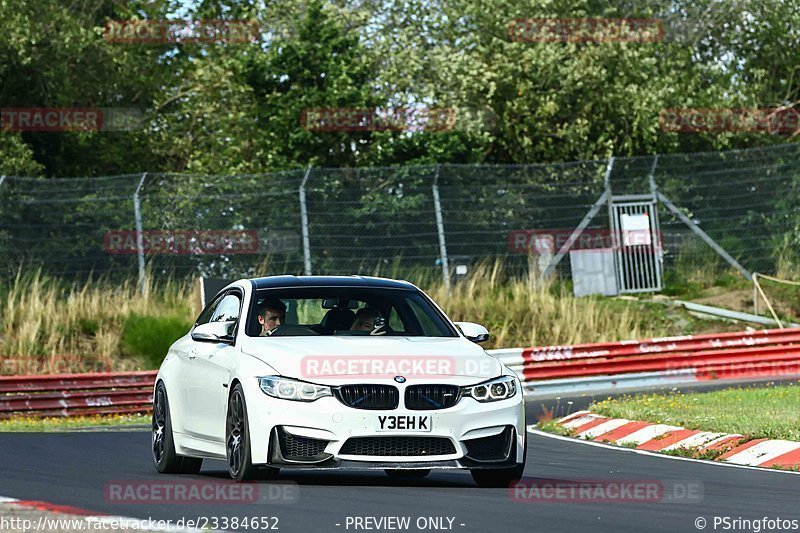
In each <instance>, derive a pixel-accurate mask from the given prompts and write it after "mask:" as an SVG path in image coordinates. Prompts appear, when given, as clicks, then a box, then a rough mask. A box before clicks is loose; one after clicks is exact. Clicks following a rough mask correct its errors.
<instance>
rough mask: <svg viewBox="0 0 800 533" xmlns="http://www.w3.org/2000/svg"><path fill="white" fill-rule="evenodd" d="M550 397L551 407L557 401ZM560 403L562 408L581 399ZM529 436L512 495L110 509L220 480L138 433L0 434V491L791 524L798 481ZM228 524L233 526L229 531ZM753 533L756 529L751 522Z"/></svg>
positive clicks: (453, 514) (495, 528)
mask: <svg viewBox="0 0 800 533" xmlns="http://www.w3.org/2000/svg"><path fill="white" fill-rule="evenodd" d="M554 401H556V402H557V403H556V404H558V405H560V403H561V402H562V401H564V402H566V401H569V400H563V399H560V400H554ZM572 401H573V403H572V404H571V405H570V407H571V408H573V410H574V409H575V408H577V406H579V403H580V402H581V401H582V400H581V399H579V398H574V399H572ZM537 402H538V403H537ZM556 404H553V403H551V404H547V402H546V401H540V400H537V401H535V402H532V403H531V404H530V405H529V411H528V413H529V415H528V416H529V419H530V421H531V422H533V421H534V419H535V416H536V412H535V408H536V407H537V406H539V407H541V406H542V405H551V407H552V406H555V405H556ZM529 438H530V440H529V449H528V460H527V467H526V470H525V478H524V480H523V481H524V482H526V483H534V484H536V486H537V487H539V489H540V490H539V491H536V492H533V491H528V492H527V493H524V494H523V493H515V492H514V490H513V489H481V488H478V487H476V486H475V485H474V483H473V481H472V478H471V477H470V476H469V474H467V473H463V472H441V473H433V474H431V475H430V476H428V477H427V478H424V479H420V480H409V481H399V482H398V481H395V480H392V479H389V478H388V477H387V476H386V475H384V474H383V472H382V471H374V472H373V471H356V472H353V471H349V472H336V471H325V472H319V473H315V472H308V471H304V472H300V471H292V472H286V471H283V472H282V473H281V477H280V478H279V480H278V481H277V482H259V483H258V485H257V486H258V490H260V491H262V493H264V494H266V493H267V491H268V490H269V487H270V486H275V484H276V483H278V484H290V485H291V486H292V490H293V491H294V492H292V493H291V494H292V497H290V498H289V500H290V501H289V502H277V503H276V502H274V501H272V502H267V503H236V504H231V503H227V502H211V503H208V502H203V503H174V504H164V503H153V502H150V503H148V502H145V503H136V504H128V503H125V504H121V503H118V502H116V501H111V500H110V498H108V497H107V494H106V492H105V489H107V486H108V484H109V483H119V482H122V481H125V482H135V483H140V482H144V483H149V482H156V483H162V484H163V483H164V482H172V481H179V482H183V481H187V480H193V481H200V482H215V483H225V484H227V483H232V482H230V481H229V480H227V472H226V467H225V464H224V463H222V462H216V461H206V462H205V464H204V466H203V470H202V471H201V473H200V474H199V475H196V476H164V475H159V474H157V473H156V472H155V470H154V469H153V467H152V464H151V459H150V456H149V445H150V435H149V433H148V432H146V431H127V432H123V431H108V432H97V433H44V434H42V433H39V434H34V433H27V434H26V433H5V434H0V454H1V455H2V459H0V461H2V476H0V496H7V497H13V498H17V499H23V500H42V501H47V502H52V503H56V504H59V505H69V506H74V507H79V508H82V509H86V510H90V511H94V512H97V513H103V514H110V515H122V516H129V517H134V518H141V519H148V518H152V519H159V520H168V519H169V520H172V521H173V522H174V521H177V520H179V519H181V518H183V519H185V520H189V519H193V518H195V519H196V518H200V517H209V518H211V517H217V518H218V520H219V519H221V518H222V517H227V518H228V519H229V520H230V519H232V518H233V517H239V518H240V519H241V518H243V517H277V521H276V520H275V519H274V518H273V519H271V520H269V521H266V522H265V523H268V524H270V525H272V526H274V525H275V524H276V523H277V526H278V531H286V532H320V533H324V532H349V531H411V532H415V531H461V532H481V533H501V532H517V531H519V532H523V531H524V532H534V531H535V532H539V531H541V532H560V531H580V532H583V533H586V532H594V531H609V532H614V533H619V532H642V531H698V530H699V529H698V528H697V527H696V526H695V521H696V520H697V519H698V517H703V518H704V519H705V520H706V527H705V530H706V531H724V530H727V531H734V530H737V531H757V530H756V529H754V527H755V526H753V525H751V527H750V528H737V529H734V528H728V529H724V527H723V526H724V525H725V524H724V523H719V524H718V525H717V527H716V528H715V527H714V517H720V519H722V517H728V518H729V520H730V522H728V524H730V525H734V526H735V525H736V523H735V522H733V520H735V519H746V520H763V519H764V518H765V517H766V518H769V519H781V520H793V519H794V520H798V521H800V505H798V503H800V475H794V474H787V473H781V472H773V471H762V470H754V469H745V468H735V467H729V466H720V465H715V464H707V463H700V462H695V461H685V460H678V459H672V458H668V457H659V456H651V455H644V454H639V453H635V452H633V451H631V450H625V449H609V448H605V447H600V446H591V445H587V444H582V443H579V442H574V441H568V440H559V439H554V438H550V437H544V436H540V435H535V434H530V433H529ZM569 482H588V483H590V486H592V484H594V485H595V486H597V484H599V485H601V486H604V487H606V490H607V489H608V487H609V486H610V485H603V484H604V483H612V482H613V483H622V484H623V485H624V484H625V483H628V482H638V483H640V485H639V486H653V484H655V485H656V486H659V487H662V490H661V491H660V492H659V494H658V496H657V497H656V498H649V497H648V498H645V499H644V500H641V499H637V498H636V497H634V498H632V499H631V500H629V501H627V502H619V501H613V502H602V501H581V500H579V499H578V500H569V499H568V498H566V499H559V501H554V498H555V497H556V496H555V493H554V492H553V491H552V490H551V491H550V492H546V489H545V488H546V487H552V486H553V485H554V484H560V485H561V486H564V484H565V483H569ZM623 485H614V486H615V487H620V486H623ZM604 494H605V493H604ZM608 494H610V492H609V493H608ZM515 496H517V497H515ZM537 498H538V499H537ZM559 498H562V497H559ZM278 499H280V498H278ZM355 517H375V518H376V519H380V518H381V517H410V522H409V525H408V526H407V527H405V526H400V527H399V528H398V527H395V528H394V529H392V528H387V527H376V524H375V523H372V522H370V523H367V522H363V523H362V524H363V525H362V527H358V528H357V527H356V525H355V519H356V518H355ZM426 517H446V518H445V519H443V520H442V522H443V525H441V526H438V527H436V526H435V525H433V526H432V525H430V524H425V523H423V522H422V521H421V520H420V519H424V518H426ZM448 518H449V519H452V525H449V521H448V520H447V519H448ZM348 519H349V521H348ZM418 520H420V521H419V522H418ZM218 523H219V522H218ZM738 524H739V525H743V524H744V522H739V523H738ZM367 526H369V528H367ZM228 529H234V528H232V527H230V525H229V527H228ZM759 529H760V530H761V531H765V530H767V528H765V527H763V525H762V526H761V527H760V528H759ZM262 530H264V529H262ZM251 531H252V529H251Z"/></svg>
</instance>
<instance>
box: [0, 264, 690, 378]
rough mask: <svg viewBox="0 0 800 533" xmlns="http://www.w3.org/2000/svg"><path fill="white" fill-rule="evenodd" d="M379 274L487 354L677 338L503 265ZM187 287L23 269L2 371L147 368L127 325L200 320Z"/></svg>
mask: <svg viewBox="0 0 800 533" xmlns="http://www.w3.org/2000/svg"><path fill="white" fill-rule="evenodd" d="M392 270H393V271H386V272H383V273H382V274H383V275H384V276H387V277H394V278H404V279H408V280H410V281H412V282H415V283H416V284H417V285H418V286H420V287H421V288H423V289H424V290H425V291H426V292H428V293H429V294H430V295H431V296H432V297H433V298H434V300H436V301H437V302H438V303H439V304H440V305H441V306H442V307H443V309H444V310H445V311H446V312H447V313H448V315H450V317H451V318H453V319H454V320H463V321H472V322H478V323H481V324H484V325H485V326H486V327H487V328H488V329H489V331H490V333H491V340H490V342H489V343H488V344H487V345H485V346H486V347H487V348H491V347H515V346H536V345H540V346H541V345H551V344H574V343H579V342H595V341H597V342H599V341H607V340H621V339H629V338H641V337H645V336H660V335H666V334H674V333H679V331H672V330H670V328H669V326H668V325H665V324H664V323H663V322H659V321H658V320H649V319H648V317H647V316H645V313H644V311H643V309H644V308H645V306H644V305H643V304H638V303H636V302H630V301H620V300H612V299H603V298H592V297H589V298H574V297H573V296H572V294H571V292H570V290H569V288H568V287H566V286H564V285H562V284H557V283H553V282H550V281H545V280H542V279H540V278H538V277H536V276H531V277H528V278H509V277H506V276H505V275H504V274H503V272H504V270H505V269H504V266H503V263H502V262H499V261H498V262H495V263H487V264H482V265H478V266H475V267H473V268H472V270H471V272H470V275H469V277H468V278H467V279H465V280H463V281H461V282H459V283H456V284H455V285H454V286H453V287H452V288H451V289H450V290H449V291H448V290H447V289H446V288H445V286H444V284H443V283H442V281H441V278H440V277H439V276H438V275H436V273H433V274H432V273H431V271H430V269H427V270H416V271H414V270H412V271H403V272H400V271H399V270H396V269H392ZM197 298H198V296H197V292H196V290H195V287H194V286H193V285H192V284H191V283H190V282H175V281H170V280H162V281H159V283H158V284H156V283H155V282H154V281H153V279H152V278H149V279H148V281H147V290H146V291H145V295H142V293H141V291H140V290H139V287H138V286H137V283H136V282H135V281H133V280H132V281H128V282H124V283H113V282H111V281H109V280H104V279H99V280H94V281H90V282H88V283H86V284H81V285H77V284H75V285H65V284H64V283H63V282H60V281H58V280H55V279H52V278H49V277H47V276H45V275H42V274H41V273H39V272H30V273H24V272H20V273H19V274H18V275H17V276H16V278H15V279H14V280H13V281H12V282H11V283H8V284H6V285H2V284H0V374H25V373H66V372H86V371H107V370H131V369H137V368H142V367H143V364H145V363H144V361H143V360H141V359H136V358H133V357H125V356H123V355H122V353H123V351H122V337H123V329H124V325H125V323H126V320H127V319H128V318H129V317H131V316H134V315H139V316H146V317H157V318H158V317H161V318H164V319H165V320H166V319H167V318H168V317H172V318H174V317H185V319H186V323H187V324H190V323H191V322H192V321H193V320H194V318H195V317H196V315H197V312H198V310H197Z"/></svg>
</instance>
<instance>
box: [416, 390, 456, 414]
mask: <svg viewBox="0 0 800 533" xmlns="http://www.w3.org/2000/svg"><path fill="white" fill-rule="evenodd" d="M460 393H461V390H460V388H459V387H456V386H455V385H412V386H410V387H408V388H407V389H406V409H413V410H415V411H428V410H432V409H447V408H448V407H453V406H454V405H455V404H456V402H458V399H459V394H460Z"/></svg>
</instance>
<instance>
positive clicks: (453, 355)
mask: <svg viewBox="0 0 800 533" xmlns="http://www.w3.org/2000/svg"><path fill="white" fill-rule="evenodd" d="M488 337H489V334H488V332H487V331H486V329H485V328H483V327H482V326H479V325H477V324H473V323H469V322H459V323H453V322H452V321H451V320H450V319H449V318H448V317H447V316H446V315H445V314H444V312H443V311H442V310H441V309H440V308H439V307H438V306H437V305H436V304H435V303H434V302H433V301H432V300H431V299H430V298H429V297H428V296H427V295H426V294H425V293H423V292H422V291H421V290H420V289H418V288H417V287H415V286H414V285H412V284H411V283H408V282H405V281H394V280H389V279H382V278H369V277H359V276H335V277H334V276H332V277H323V276H299V277H296V276H272V277H266V278H258V279H245V280H240V281H237V282H234V283H231V284H230V285H229V286H227V287H226V288H225V289H223V290H222V291H220V292H219V294H217V295H216V296H215V297H214V299H213V300H212V301H211V303H210V304H209V305H208V306H207V307H206V308H205V309H204V310H203V312H202V313H201V314H200V316H199V317H198V318H197V322H196V323H195V324H194V326H193V327H192V329H191V331H189V332H188V333H187V334H186V335H185V336H184V337H182V338H180V339H178V340H177V341H176V342H175V343H174V344H173V345H172V346H171V347H170V349H169V353H168V354H167V356H166V358H165V360H164V362H163V364H162V365H161V369H160V371H159V373H158V377H157V378H156V383H155V389H154V395H153V435H152V455H153V461H154V462H155V466H156V468H157V470H158V471H159V472H163V473H197V472H198V471H199V470H200V467H201V465H202V461H203V459H204V458H208V459H220V460H225V461H227V464H228V469H229V472H230V475H231V477H233V478H234V479H236V480H239V481H242V480H248V479H254V478H261V479H270V478H274V477H275V476H276V475H277V474H278V471H279V470H280V469H294V468H306V469H321V468H338V469H344V468H356V469H382V470H385V471H386V473H387V474H388V475H390V476H393V477H423V476H425V475H427V474H428V473H429V472H430V471H431V470H432V469H463V470H469V471H470V473H471V474H472V477H473V478H474V479H475V481H476V482H477V484H478V485H481V486H491V487H497V486H508V485H509V484H511V483H512V482H514V481H515V480H518V479H520V478H521V477H522V473H523V470H524V468H525V456H526V448H527V438H526V434H525V403H524V401H523V395H522V388H521V385H520V381H519V379H518V377H517V376H516V375H515V374H514V373H513V372H512V371H510V370H509V369H508V368H506V367H505V366H504V365H502V364H501V363H500V362H498V361H497V360H496V359H495V358H493V357H491V356H490V355H488V354H487V353H486V352H485V351H484V350H483V349H482V348H481V347H480V346H478V344H477V343H479V342H483V341H485V340H487V339H488Z"/></svg>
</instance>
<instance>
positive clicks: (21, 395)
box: [0, 371, 156, 419]
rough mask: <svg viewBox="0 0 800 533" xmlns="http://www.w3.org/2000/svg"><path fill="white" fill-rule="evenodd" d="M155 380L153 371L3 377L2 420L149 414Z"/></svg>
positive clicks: (0, 389)
mask: <svg viewBox="0 0 800 533" xmlns="http://www.w3.org/2000/svg"><path fill="white" fill-rule="evenodd" d="M155 377H156V372H154V371H150V372H119V373H104V374H62V375H52V376H0V419H4V418H11V417H14V416H35V417H44V416H76V415H97V414H125V413H141V412H147V411H149V410H150V409H151V406H152V403H153V383H154V382H155Z"/></svg>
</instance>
